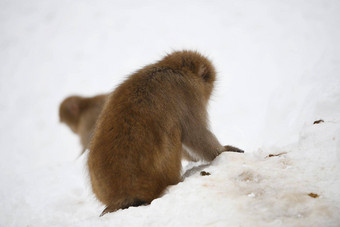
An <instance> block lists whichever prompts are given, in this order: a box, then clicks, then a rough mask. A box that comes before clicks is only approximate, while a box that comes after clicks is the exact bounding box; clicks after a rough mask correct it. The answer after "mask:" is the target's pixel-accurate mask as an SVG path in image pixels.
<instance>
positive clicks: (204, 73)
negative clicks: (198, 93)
mask: <svg viewBox="0 0 340 227" xmlns="http://www.w3.org/2000/svg"><path fill="white" fill-rule="evenodd" d="M198 75H199V76H200V77H201V78H202V79H203V80H204V81H205V82H208V81H209V80H210V79H211V72H210V70H209V69H208V68H207V66H205V65H201V66H200V68H199V70H198Z"/></svg>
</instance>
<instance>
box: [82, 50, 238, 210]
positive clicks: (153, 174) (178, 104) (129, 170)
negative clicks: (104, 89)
mask: <svg viewBox="0 0 340 227" xmlns="http://www.w3.org/2000/svg"><path fill="white" fill-rule="evenodd" d="M214 81H215V69H214V67H213V65H212V64H211V62H210V61H209V60H208V59H207V58H205V57H203V56H202V55H200V54H199V53H198V52H193V51H178V52H174V53H172V54H169V55H167V56H166V57H164V58H163V59H162V60H160V61H158V62H156V63H155V64H151V65H148V66H146V67H144V68H142V69H140V70H138V71H137V72H136V73H134V74H132V75H131V76H130V77H129V78H128V79H127V80H125V81H124V82H123V83H122V84H121V85H120V86H118V88H117V89H116V90H115V91H114V92H112V93H111V94H110V95H109V97H108V100H107V102H106V103H105V105H104V108H103V111H102V112H101V114H100V116H99V119H98V122H97V125H96V129H95V130H94V135H93V139H92V141H91V143H90V152H89V157H88V168H89V174H90V179H91V184H92V189H93V192H94V194H95V195H96V196H97V198H98V199H99V200H100V201H101V202H103V203H104V204H105V205H106V208H105V209H104V211H103V212H102V215H103V214H105V213H107V212H113V211H116V210H118V209H121V208H122V209H124V208H128V207H129V206H139V205H143V204H149V203H150V202H151V201H152V200H153V199H155V198H157V197H159V196H161V195H162V193H163V192H164V190H165V189H166V187H167V186H168V185H173V184H177V183H178V182H179V181H180V172H181V154H182V144H183V145H184V146H186V147H188V148H190V149H191V151H192V152H194V153H195V155H196V156H197V157H198V158H199V159H201V160H204V161H212V160H213V159H214V158H215V157H216V156H218V155H219V154H220V153H221V152H223V151H226V150H231V151H236V152H243V151H242V150H240V149H238V148H235V147H231V146H222V145H221V144H220V143H219V142H218V140H217V139H216V137H215V136H214V134H213V133H212V132H211V131H210V130H209V128H208V120H207V118H208V114H207V104H208V100H209V97H210V94H211V92H212V90H213V85H214Z"/></svg>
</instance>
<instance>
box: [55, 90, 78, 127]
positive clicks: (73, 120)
mask: <svg viewBox="0 0 340 227" xmlns="http://www.w3.org/2000/svg"><path fill="white" fill-rule="evenodd" d="M82 100H83V98H82V97H80V96H70V97H68V98H66V99H65V100H64V101H63V102H62V103H61V104H60V107H59V119H60V122H63V123H65V124H67V125H68V126H69V127H70V128H71V130H72V131H73V132H74V133H78V124H79V119H80V115H81V109H82V106H81V103H82Z"/></svg>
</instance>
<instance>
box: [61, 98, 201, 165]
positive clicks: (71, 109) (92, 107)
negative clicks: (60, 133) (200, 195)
mask: <svg viewBox="0 0 340 227" xmlns="http://www.w3.org/2000/svg"><path fill="white" fill-rule="evenodd" d="M107 97H108V95H97V96H94V97H88V98H85V97H81V96H70V97H68V98H66V99H65V100H64V101H63V102H62V104H61V105H60V108H59V117H60V121H61V122H63V123H65V124H66V125H68V126H69V127H70V129H71V130H72V131H73V132H74V133H76V134H78V135H79V137H80V142H81V144H82V147H83V150H82V152H81V153H84V151H85V150H86V149H87V148H88V144H89V142H90V139H91V136H92V133H93V129H94V127H95V123H96V121H97V119H98V116H99V114H100V112H101V110H102V109H103V107H104V103H105V100H106V98H107ZM182 158H183V159H185V160H187V161H192V162H196V161H198V159H197V158H194V157H192V156H191V155H190V154H189V152H188V151H186V150H185V149H184V148H183V151H182Z"/></svg>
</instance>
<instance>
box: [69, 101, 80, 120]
mask: <svg viewBox="0 0 340 227" xmlns="http://www.w3.org/2000/svg"><path fill="white" fill-rule="evenodd" d="M67 109H68V111H69V112H70V114H71V115H72V116H78V114H79V105H78V102H77V101H76V100H70V101H69V102H68V103H67Z"/></svg>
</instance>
